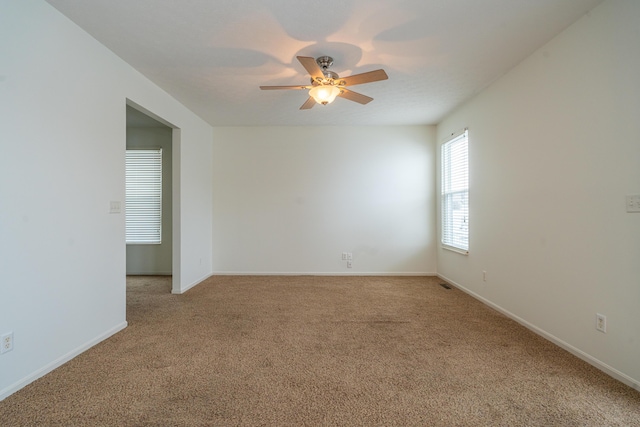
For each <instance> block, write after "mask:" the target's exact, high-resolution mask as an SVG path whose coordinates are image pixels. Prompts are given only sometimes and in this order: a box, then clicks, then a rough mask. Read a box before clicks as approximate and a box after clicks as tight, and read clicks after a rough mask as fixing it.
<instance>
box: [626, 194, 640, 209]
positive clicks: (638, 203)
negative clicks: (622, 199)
mask: <svg viewBox="0 0 640 427" xmlns="http://www.w3.org/2000/svg"><path fill="white" fill-rule="evenodd" d="M627 212H640V195H638V194H630V195H628V196H627Z"/></svg>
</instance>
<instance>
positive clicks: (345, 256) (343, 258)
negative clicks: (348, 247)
mask: <svg viewBox="0 0 640 427" xmlns="http://www.w3.org/2000/svg"><path fill="white" fill-rule="evenodd" d="M342 260H343V261H346V260H347V253H346V252H342Z"/></svg>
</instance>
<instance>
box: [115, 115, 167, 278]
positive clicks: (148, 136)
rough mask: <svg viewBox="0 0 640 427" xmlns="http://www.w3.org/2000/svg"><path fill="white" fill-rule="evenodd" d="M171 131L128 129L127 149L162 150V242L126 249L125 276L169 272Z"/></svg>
mask: <svg viewBox="0 0 640 427" xmlns="http://www.w3.org/2000/svg"><path fill="white" fill-rule="evenodd" d="M172 133H173V132H172V129H171V128H169V127H166V126H165V127H157V128H153V127H137V128H136V127H129V126H127V149H134V148H138V149H141V148H147V149H153V148H162V232H161V236H162V237H161V239H162V242H161V243H160V244H157V245H138V244H135V245H134V244H128V245H127V253H126V255H127V274H132V275H136V274H137V275H170V274H171V268H172V248H173V236H172V233H173V229H172V226H171V225H172V222H173V218H172V201H171V193H172V172H171V163H172V161H171V160H172V151H171V138H172Z"/></svg>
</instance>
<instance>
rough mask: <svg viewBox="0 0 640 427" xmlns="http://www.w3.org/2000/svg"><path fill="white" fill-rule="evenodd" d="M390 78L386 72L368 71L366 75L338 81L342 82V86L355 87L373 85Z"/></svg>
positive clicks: (356, 75)
mask: <svg viewBox="0 0 640 427" xmlns="http://www.w3.org/2000/svg"><path fill="white" fill-rule="evenodd" d="M388 78H389V76H387V73H385V72H384V70H375V71H368V72H366V73H362V74H354V75H353V76H349V77H340V79H338V80H339V81H340V83H343V82H344V84H341V86H353V85H360V84H363V83H371V82H377V81H380V80H387V79H388Z"/></svg>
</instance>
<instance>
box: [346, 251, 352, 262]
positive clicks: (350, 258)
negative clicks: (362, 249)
mask: <svg viewBox="0 0 640 427" xmlns="http://www.w3.org/2000/svg"><path fill="white" fill-rule="evenodd" d="M347 259H348V260H352V259H353V253H352V252H347Z"/></svg>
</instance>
